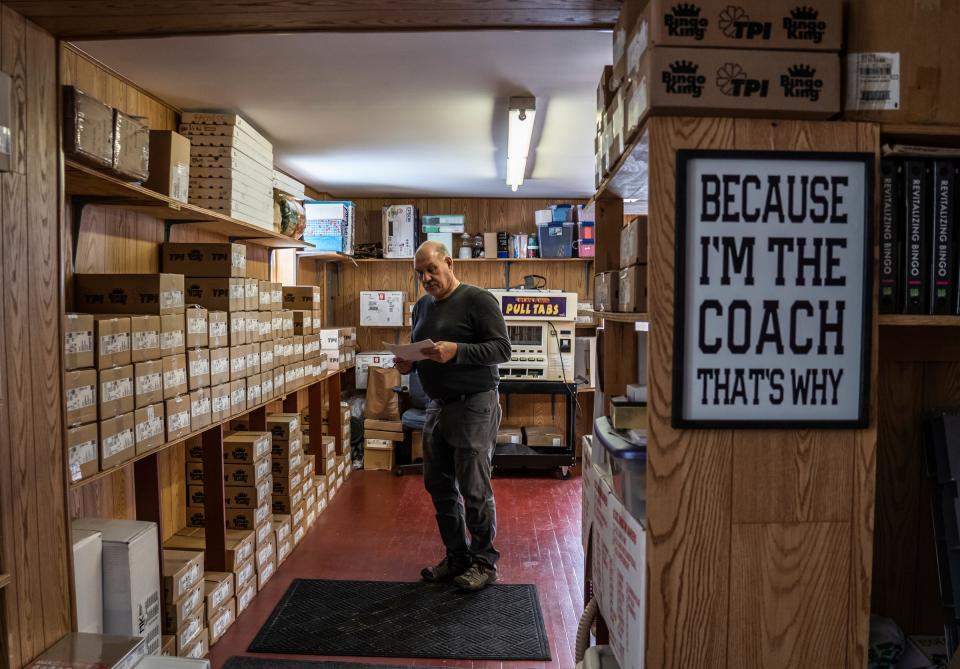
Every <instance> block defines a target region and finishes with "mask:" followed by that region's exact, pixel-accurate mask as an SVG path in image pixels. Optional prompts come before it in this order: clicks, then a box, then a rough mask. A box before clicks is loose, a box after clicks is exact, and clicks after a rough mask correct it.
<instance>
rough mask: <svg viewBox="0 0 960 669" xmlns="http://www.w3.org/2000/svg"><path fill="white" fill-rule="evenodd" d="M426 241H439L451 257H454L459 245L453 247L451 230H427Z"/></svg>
mask: <svg viewBox="0 0 960 669" xmlns="http://www.w3.org/2000/svg"><path fill="white" fill-rule="evenodd" d="M427 241H428V242H440V243H441V244H443V245H444V246H445V247H446V249H447V251H448V252H449V253H450V255H451V257H454V258H456V257H457V252H458V251H459V247H457V248H456V249H455V248H453V233H452V232H428V233H427Z"/></svg>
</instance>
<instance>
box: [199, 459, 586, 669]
mask: <svg viewBox="0 0 960 669" xmlns="http://www.w3.org/2000/svg"><path fill="white" fill-rule="evenodd" d="M493 485H494V495H495V497H496V501H497V518H498V526H497V542H496V545H497V549H498V550H499V551H500V553H501V559H500V563H499V564H498V568H499V578H500V582H502V583H533V584H534V585H536V586H537V591H538V593H539V596H540V606H541V608H542V610H543V615H544V621H545V623H546V627H547V634H548V635H549V637H550V652H551V655H552V656H553V660H552V661H551V662H529V661H523V662H496V661H493V662H491V661H476V662H473V661H469V660H467V661H458V660H432V659H403V658H359V657H336V658H328V657H319V656H294V655H277V656H274V657H278V658H283V659H306V660H324V659H332V660H338V661H341V662H366V663H370V664H401V665H411V666H428V665H432V666H449V667H462V668H464V669H500V668H503V669H520V668H524V669H526V668H528V667H542V668H546V667H550V668H552V669H572V667H573V666H574V661H573V652H574V645H575V637H576V630H577V622H578V621H579V619H580V613H581V612H582V610H583V594H582V593H583V549H582V546H581V543H580V479H579V478H578V477H576V476H575V477H574V478H571V479H570V480H568V481H561V480H559V478H557V477H556V476H555V475H553V474H551V473H543V474H532V475H523V476H521V475H516V476H512V475H510V474H504V475H500V476H498V477H495V478H494V481H493ZM442 555H443V553H442V550H441V545H440V539H439V536H438V534H437V529H436V524H435V522H434V518H433V506H432V505H431V503H430V498H429V496H428V495H427V493H426V491H424V489H423V479H422V478H421V477H420V476H403V477H400V478H398V477H395V476H393V475H392V474H390V473H388V472H363V471H358V472H354V473H353V476H351V477H350V479H349V480H348V481H347V483H346V484H345V485H344V487H343V488H341V489H340V492H339V493H338V494H337V496H336V497H335V498H334V500H333V503H332V505H331V506H328V507H327V510H326V511H325V512H324V513H323V514H322V515H321V516H320V518H318V520H317V523H316V525H314V526H313V528H312V529H311V530H310V532H309V533H308V534H307V536H306V537H305V538H304V540H303V541H302V542H301V543H300V545H299V546H297V547H296V548H295V549H294V552H293V554H292V555H291V557H290V558H288V559H287V561H286V562H285V563H284V564H283V565H282V566H281V567H280V569H279V571H278V572H277V575H276V576H274V577H273V580H272V581H271V582H269V583H268V584H267V587H265V588H264V589H263V591H261V592H260V594H259V595H258V596H257V597H256V598H255V599H254V601H253V603H252V604H251V605H250V608H248V609H247V610H246V611H245V612H244V613H243V614H242V615H241V616H240V617H239V618H238V619H237V622H236V623H234V625H233V627H232V628H231V629H230V631H229V632H227V634H226V636H224V638H223V639H222V640H221V641H220V642H219V643H218V644H217V645H216V646H214V647H213V648H212V649H211V650H210V660H211V662H212V664H213V669H218V668H219V667H220V666H221V665H222V664H223V663H224V662H225V661H226V659H227V658H228V657H230V656H231V655H244V654H247V653H246V648H247V646H248V645H249V643H250V641H252V640H253V637H254V636H256V633H257V631H258V630H259V629H260V627H261V626H262V625H263V623H264V622H266V620H267V618H268V617H269V615H270V613H271V612H272V611H273V608H274V606H275V605H276V604H277V602H278V601H279V600H280V598H281V597H282V596H283V593H284V592H286V590H287V587H288V586H289V584H290V581H291V580H292V579H294V578H324V579H341V580H385V581H387V580H389V581H414V580H418V579H419V573H420V569H421V568H422V567H423V566H424V565H427V564H433V563H435V562H437V561H438V560H439V559H440V557H442ZM257 655H258V656H259V657H271V656H268V655H262V654H257Z"/></svg>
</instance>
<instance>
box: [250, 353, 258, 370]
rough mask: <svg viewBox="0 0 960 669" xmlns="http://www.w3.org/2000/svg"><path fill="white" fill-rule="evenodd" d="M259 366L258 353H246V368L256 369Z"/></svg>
mask: <svg viewBox="0 0 960 669" xmlns="http://www.w3.org/2000/svg"><path fill="white" fill-rule="evenodd" d="M259 366H260V354H259V353H248V354H247V368H248V369H256V368H257V367H259Z"/></svg>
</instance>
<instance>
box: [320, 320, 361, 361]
mask: <svg viewBox="0 0 960 669" xmlns="http://www.w3.org/2000/svg"><path fill="white" fill-rule="evenodd" d="M319 334H320V350H321V351H322V352H323V353H324V354H325V355H326V356H327V364H328V367H329V368H330V369H341V370H342V369H347V368H348V367H350V365H353V364H355V363H356V360H357V328H355V327H344V328H325V329H322V330H320V333H319Z"/></svg>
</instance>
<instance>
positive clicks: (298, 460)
mask: <svg viewBox="0 0 960 669" xmlns="http://www.w3.org/2000/svg"><path fill="white" fill-rule="evenodd" d="M303 458H304V455H303V454H302V453H290V454H289V456H288V457H286V458H276V459H274V458H272V457H271V458H270V460H269V462H270V463H271V468H270V471H271V472H272V473H273V475H274V477H275V478H276V477H278V476H283V477H287V476H290V472H291V471H296V470H297V468H298V467H302V466H303Z"/></svg>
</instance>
